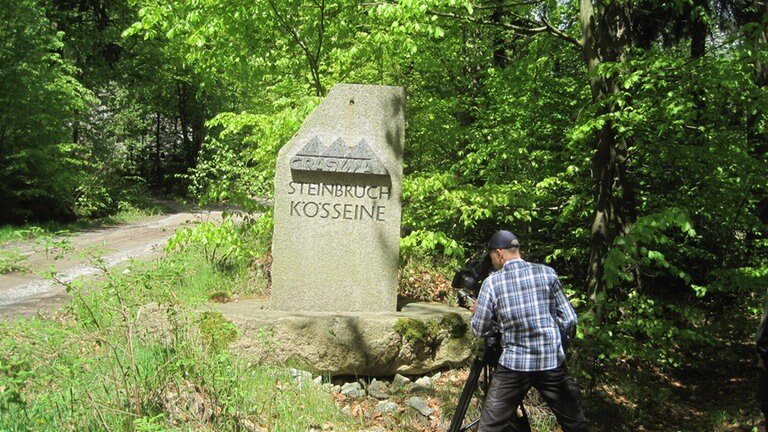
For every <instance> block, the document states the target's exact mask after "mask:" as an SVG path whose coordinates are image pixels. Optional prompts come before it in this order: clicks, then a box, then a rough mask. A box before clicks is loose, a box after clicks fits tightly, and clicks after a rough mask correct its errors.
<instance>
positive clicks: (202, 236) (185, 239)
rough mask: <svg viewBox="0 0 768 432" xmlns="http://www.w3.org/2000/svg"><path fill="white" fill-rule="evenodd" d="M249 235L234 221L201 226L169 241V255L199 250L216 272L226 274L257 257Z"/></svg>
mask: <svg viewBox="0 0 768 432" xmlns="http://www.w3.org/2000/svg"><path fill="white" fill-rule="evenodd" d="M246 234H247V231H246V230H245V229H243V227H242V226H239V225H237V224H236V223H235V221H234V220H232V219H225V220H224V221H223V222H222V223H214V222H209V221H206V222H202V223H200V224H199V225H197V226H194V227H191V228H182V229H180V230H177V231H176V233H174V235H173V237H171V239H170V240H169V241H168V244H167V245H166V249H167V250H168V251H183V250H184V249H185V248H189V247H200V248H201V249H202V251H203V253H204V255H205V259H206V261H207V262H208V264H210V265H211V266H212V267H213V268H215V269H218V270H226V269H228V268H232V267H233V266H236V265H238V264H242V263H244V262H248V261H250V260H251V259H253V258H254V257H255V256H256V253H255V251H256V248H255V245H254V243H252V242H251V241H250V240H251V239H249V238H247V237H246Z"/></svg>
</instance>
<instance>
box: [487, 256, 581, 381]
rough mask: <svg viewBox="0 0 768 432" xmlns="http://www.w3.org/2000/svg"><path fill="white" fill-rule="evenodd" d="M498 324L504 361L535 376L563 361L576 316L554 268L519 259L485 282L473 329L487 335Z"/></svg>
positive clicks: (505, 265) (509, 365) (502, 361)
mask: <svg viewBox="0 0 768 432" xmlns="http://www.w3.org/2000/svg"><path fill="white" fill-rule="evenodd" d="M494 321H496V322H498V323H499V325H500V328H501V332H502V346H503V348H504V351H503V353H502V355H501V358H500V359H499V363H500V364H501V365H502V366H504V367H506V368H508V369H512V370H515V371H523V372H530V371H543V370H550V369H554V368H556V367H558V366H560V364H562V363H563V361H564V360H565V348H564V346H565V345H567V343H568V342H569V340H570V338H571V337H572V335H573V334H574V332H575V330H576V321H577V317H576V312H575V311H574V310H573V306H571V303H570V302H569V301H568V297H566V296H565V293H564V292H563V287H562V285H561V284H560V280H559V279H558V278H557V274H556V273H555V271H554V270H553V269H552V268H551V267H548V266H545V265H541V264H533V263H529V262H526V261H524V260H523V259H520V258H516V259H512V260H509V261H507V262H506V263H504V267H502V268H501V269H500V270H499V271H497V272H495V273H492V274H491V275H490V276H488V277H487V278H486V279H485V281H483V285H482V288H480V295H479V296H478V299H477V304H476V305H475V314H474V315H473V316H472V331H473V332H474V334H475V335H476V336H480V335H483V334H484V333H487V332H488V331H490V330H491V329H492V327H493V324H494Z"/></svg>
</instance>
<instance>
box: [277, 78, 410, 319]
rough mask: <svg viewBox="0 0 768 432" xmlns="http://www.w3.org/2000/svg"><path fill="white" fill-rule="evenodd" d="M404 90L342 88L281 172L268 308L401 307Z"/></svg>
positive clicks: (280, 163) (283, 153)
mask: <svg viewBox="0 0 768 432" xmlns="http://www.w3.org/2000/svg"><path fill="white" fill-rule="evenodd" d="M404 110H405V91H404V89H403V88H401V87H389V86H377V85H354V84H339V85H336V86H334V87H333V88H332V89H331V91H330V93H329V94H328V96H327V97H326V99H325V100H324V101H323V102H322V104H321V105H320V106H318V107H317V108H316V109H315V110H314V111H313V112H312V113H311V114H310V115H309V117H308V118H307V119H306V120H305V121H304V124H303V125H302V126H301V128H300V129H299V131H298V132H297V133H296V135H294V136H293V138H291V140H290V141H289V142H288V143H287V144H286V145H285V146H283V148H282V149H281V150H280V153H279V155H278V159H277V168H276V172H275V198H274V235H273V241H272V256H273V263H272V299H271V308H272V309H275V310H286V311H326V312H393V311H395V310H396V307H397V272H398V260H399V252H400V248H399V244H400V209H401V202H400V201H401V196H402V171H403V168H402V166H403V162H402V160H403V139H404V130H405V113H404Z"/></svg>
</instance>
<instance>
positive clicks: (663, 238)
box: [603, 208, 696, 288]
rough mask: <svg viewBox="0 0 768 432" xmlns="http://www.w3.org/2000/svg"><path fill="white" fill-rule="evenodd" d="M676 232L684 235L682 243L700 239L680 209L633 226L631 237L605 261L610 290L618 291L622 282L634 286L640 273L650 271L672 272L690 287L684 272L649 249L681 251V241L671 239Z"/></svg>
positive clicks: (616, 242) (619, 240) (645, 218)
mask: <svg viewBox="0 0 768 432" xmlns="http://www.w3.org/2000/svg"><path fill="white" fill-rule="evenodd" d="M672 228H677V229H679V230H680V231H681V233H682V236H683V239H682V241H684V240H685V237H688V238H693V237H695V236H696V231H695V230H694V229H693V227H692V226H691V221H690V218H689V217H688V214H687V213H685V212H684V211H682V210H680V209H676V208H670V209H666V210H665V211H664V212H662V213H659V214H652V215H647V216H643V217H641V218H639V219H638V220H637V221H635V223H634V224H632V228H631V229H630V231H629V232H628V233H626V234H624V235H622V236H619V237H617V238H616V240H614V244H613V247H612V248H611V250H610V251H609V252H608V255H607V256H606V258H605V273H604V276H603V277H604V278H605V279H606V283H607V285H608V287H609V288H613V287H616V286H618V285H619V284H620V283H622V282H624V283H627V282H629V283H632V282H633V281H634V278H635V277H636V275H637V273H645V270H646V269H647V268H649V267H659V268H664V269H668V271H669V272H670V273H671V274H672V276H676V277H679V278H680V279H682V280H684V281H685V282H686V283H687V284H690V283H691V277H690V276H689V275H688V274H686V272H685V271H684V270H682V269H680V268H677V267H676V266H675V265H673V264H671V263H670V262H669V261H668V260H667V259H666V257H665V255H664V253H663V252H662V251H660V250H654V249H649V248H648V247H650V246H660V247H664V248H669V247H673V248H674V247H677V246H678V244H677V243H676V242H675V241H676V240H677V239H674V238H670V237H669V236H668V235H667V233H668V232H669V231H670V230H671V229H672ZM682 241H681V242H682Z"/></svg>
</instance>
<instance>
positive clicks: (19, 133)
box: [0, 0, 94, 222]
mask: <svg viewBox="0 0 768 432" xmlns="http://www.w3.org/2000/svg"><path fill="white" fill-rule="evenodd" d="M44 12H45V11H44V9H43V7H42V5H40V4H39V2H36V1H29V0H14V1H10V2H4V3H3V5H2V6H0V19H1V20H2V21H3V22H5V23H6V25H5V26H3V28H2V30H0V38H1V39H2V40H3V46H4V49H2V50H0V64H2V65H3V67H2V68H0V106H2V107H3V108H0V130H1V131H2V133H0V167H1V168H0V184H2V187H0V200H2V201H3V202H4V203H5V205H6V208H7V209H8V210H7V211H6V212H3V215H2V216H0V220H2V221H5V222H8V221H14V222H19V221H23V220H26V219H32V218H39V217H40V215H52V216H59V217H62V216H64V217H67V216H71V214H72V213H71V212H72V208H73V204H74V200H75V196H74V190H75V187H76V185H77V177H78V173H79V167H78V162H79V160H78V159H77V158H76V157H75V152H76V151H77V148H76V146H75V145H73V144H67V143H68V142H71V129H70V128H69V127H67V125H66V124H67V122H70V123H71V122H72V121H74V120H75V119H76V118H77V113H84V112H87V110H88V104H89V103H90V102H92V101H93V100H94V99H93V96H92V93H91V92H90V91H89V90H87V89H86V88H85V87H83V86H82V85H81V84H80V83H79V82H78V81H77V80H76V79H75V78H74V76H75V74H76V70H75V69H74V68H73V67H72V65H71V64H68V63H67V62H66V61H65V60H64V59H63V58H62V57H61V56H60V55H59V53H60V52H61V48H62V40H61V38H62V34H61V33H58V32H56V31H54V30H53V29H54V25H53V24H52V23H51V22H50V21H49V20H48V19H47V18H46V16H45V13H44Z"/></svg>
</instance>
